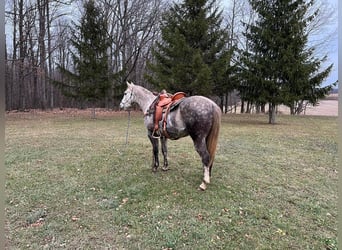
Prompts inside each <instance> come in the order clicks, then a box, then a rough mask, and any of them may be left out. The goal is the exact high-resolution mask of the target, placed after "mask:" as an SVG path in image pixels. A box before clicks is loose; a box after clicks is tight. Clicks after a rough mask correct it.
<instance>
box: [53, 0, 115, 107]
mask: <svg viewBox="0 0 342 250" xmlns="http://www.w3.org/2000/svg"><path fill="white" fill-rule="evenodd" d="M101 13H102V12H101V10H100V9H99V8H98V7H97V6H96V5H95V1H93V0H89V1H87V2H85V3H84V14H83V16H82V17H81V20H80V23H79V24H76V23H73V28H72V30H73V31H72V39H71V44H72V46H73V48H74V50H72V51H70V52H71V53H72V60H73V63H74V71H71V70H70V69H66V68H63V67H59V69H60V71H61V73H62V74H63V75H64V76H65V77H66V79H67V82H63V83H61V82H58V83H57V85H58V86H59V87H60V88H61V89H62V91H63V93H64V94H65V95H67V96H70V97H73V98H75V99H79V100H81V101H90V102H93V103H94V102H95V101H97V100H100V99H102V98H104V97H105V95H106V93H107V90H108V89H109V87H110V74H109V72H108V57H107V49H108V48H109V46H110V43H109V40H108V38H107V23H106V20H105V18H104V17H103V15H102V14H101Z"/></svg>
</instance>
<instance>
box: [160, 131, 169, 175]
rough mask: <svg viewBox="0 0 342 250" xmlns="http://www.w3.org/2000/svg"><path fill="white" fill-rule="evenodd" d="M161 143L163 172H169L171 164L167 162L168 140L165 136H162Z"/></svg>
mask: <svg viewBox="0 0 342 250" xmlns="http://www.w3.org/2000/svg"><path fill="white" fill-rule="evenodd" d="M160 141H161V149H162V153H163V156H164V165H163V168H162V170H164V171H167V170H169V162H168V161H167V138H166V137H165V136H162V137H161V138H160Z"/></svg>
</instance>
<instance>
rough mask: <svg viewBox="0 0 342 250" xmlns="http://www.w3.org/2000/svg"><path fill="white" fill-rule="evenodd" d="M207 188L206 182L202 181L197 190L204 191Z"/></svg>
mask: <svg viewBox="0 0 342 250" xmlns="http://www.w3.org/2000/svg"><path fill="white" fill-rule="evenodd" d="M206 189H207V184H205V183H204V181H203V182H202V183H201V185H200V186H199V190H201V191H205V190H206Z"/></svg>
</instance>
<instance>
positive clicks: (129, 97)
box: [120, 82, 134, 110]
mask: <svg viewBox="0 0 342 250" xmlns="http://www.w3.org/2000/svg"><path fill="white" fill-rule="evenodd" d="M133 88H134V84H133V83H129V82H127V89H126V91H125V93H124V96H123V98H122V100H121V102H120V108H121V109H125V110H126V109H129V108H130V107H131V106H132V103H133V102H134V93H133Z"/></svg>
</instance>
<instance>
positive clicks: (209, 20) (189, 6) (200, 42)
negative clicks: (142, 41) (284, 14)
mask: <svg viewBox="0 0 342 250" xmlns="http://www.w3.org/2000/svg"><path fill="white" fill-rule="evenodd" d="M214 5H215V0H211V1H208V0H184V1H183V2H182V3H181V4H174V6H173V7H171V8H170V10H169V11H167V12H166V13H165V15H164V16H163V21H162V24H161V32H162V33H161V34H162V41H161V42H158V43H157V44H156V47H155V48H154V50H153V56H154V61H153V62H150V63H149V64H148V66H149V69H150V70H151V73H150V74H149V75H147V79H148V80H149V81H150V82H151V83H152V84H153V85H155V86H157V87H159V88H166V89H167V90H168V91H173V92H175V91H184V92H186V93H188V94H190V95H193V94H200V95H206V96H208V95H210V94H212V93H213V91H215V90H218V89H219V88H218V86H219V85H220V84H224V82H222V78H223V77H222V76H223V75H224V74H226V73H227V70H220V67H222V63H220V62H222V61H223V62H227V61H228V59H227V58H228V57H230V55H231V53H229V51H227V50H226V49H225V46H226V43H227V32H226V31H225V30H224V29H223V28H222V27H221V23H222V18H221V12H219V10H218V8H215V7H214ZM227 65H229V64H224V67H227ZM221 69H222V68H221Z"/></svg>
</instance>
